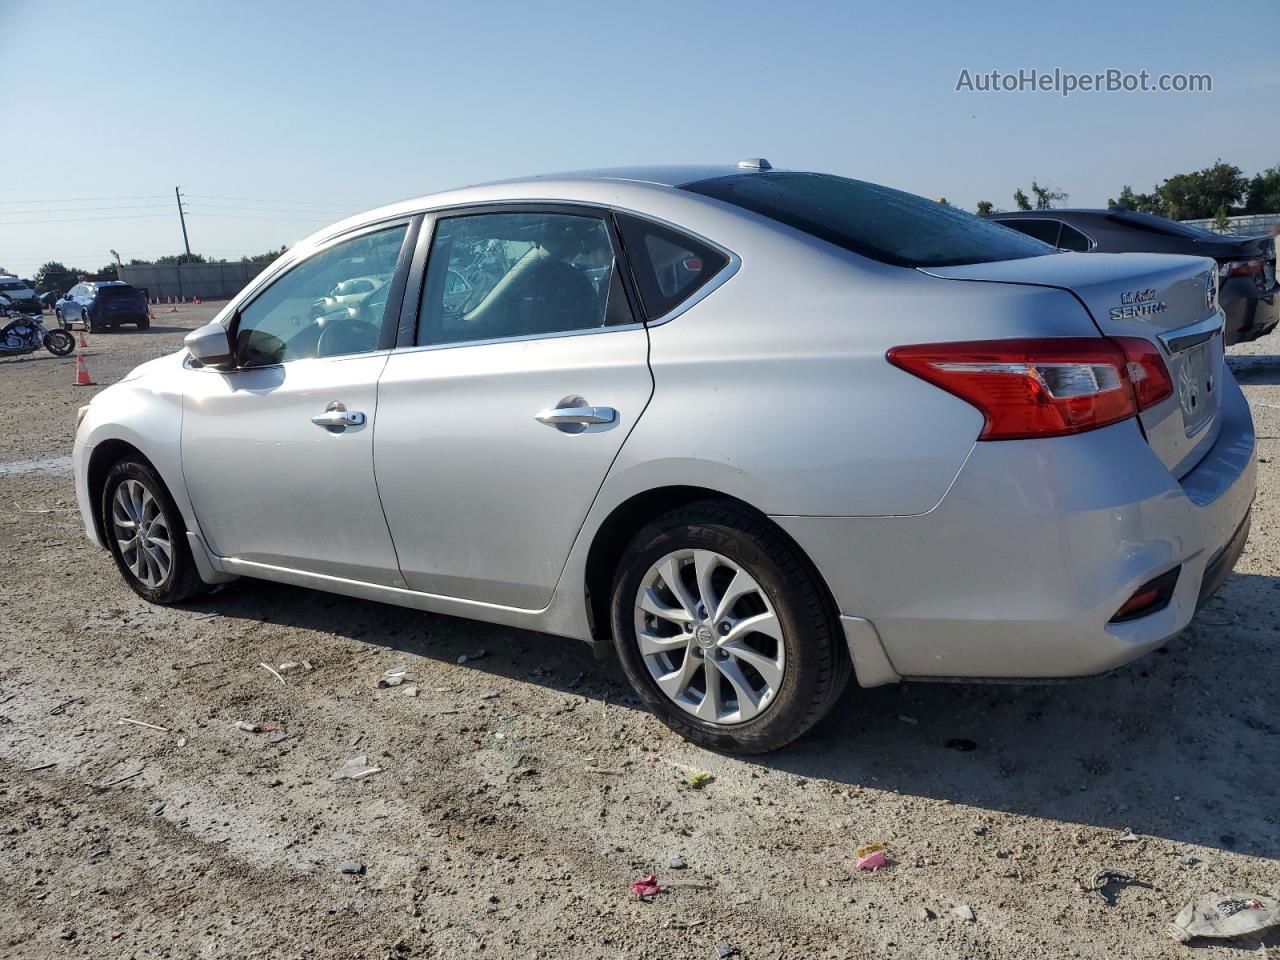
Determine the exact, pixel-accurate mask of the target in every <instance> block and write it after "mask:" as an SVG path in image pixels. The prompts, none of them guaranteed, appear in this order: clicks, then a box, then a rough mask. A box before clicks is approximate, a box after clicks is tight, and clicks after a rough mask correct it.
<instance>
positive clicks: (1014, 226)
mask: <svg viewBox="0 0 1280 960" xmlns="http://www.w3.org/2000/svg"><path fill="white" fill-rule="evenodd" d="M996 223H998V224H1000V225H1001V226H1005V227H1008V228H1010V229H1011V230H1017V231H1018V232H1019V233H1025V234H1026V235H1027V236H1028V237H1035V238H1036V239H1037V240H1043V241H1044V242H1045V243H1047V244H1049V246H1051V247H1056V246H1057V245H1058V231H1059V230H1061V229H1062V221H1061V220H1034V219H1032V218H1031V217H1011V218H1010V219H1008V220H997V221H996Z"/></svg>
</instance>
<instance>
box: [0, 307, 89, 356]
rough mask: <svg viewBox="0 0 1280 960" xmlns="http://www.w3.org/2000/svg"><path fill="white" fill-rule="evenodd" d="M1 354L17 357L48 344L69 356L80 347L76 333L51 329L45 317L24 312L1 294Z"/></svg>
mask: <svg viewBox="0 0 1280 960" xmlns="http://www.w3.org/2000/svg"><path fill="white" fill-rule="evenodd" d="M0 301H3V302H0V357H17V356H21V355H22V354H24V353H34V352H35V351H37V350H39V349H40V348H41V347H44V348H45V349H46V350H48V351H49V352H50V353H52V354H53V355H54V356H55V357H65V356H67V355H69V354H70V353H71V352H72V351H73V350H75V348H76V340H75V337H73V336H71V334H70V333H68V332H67V331H66V330H50V329H48V328H47V327H45V325H44V318H43V317H40V316H28V315H27V314H24V313H20V312H19V311H18V309H17V308H16V307H15V306H14V305H13V304H12V303H11V302H10V301H9V299H8V297H3V296H0Z"/></svg>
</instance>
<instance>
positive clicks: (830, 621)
mask: <svg viewBox="0 0 1280 960" xmlns="http://www.w3.org/2000/svg"><path fill="white" fill-rule="evenodd" d="M371 276H375V277H378V278H380V279H381V278H385V283H384V284H382V286H381V287H380V289H379V296H378V309H376V310H360V311H351V312H349V313H348V314H342V313H339V314H334V315H329V316H323V317H318V318H317V317H313V316H311V314H310V312H309V310H308V309H307V308H308V307H309V306H310V305H311V304H313V303H315V302H316V301H317V300H318V299H320V298H323V297H324V296H326V295H327V294H328V293H329V292H330V291H332V290H334V289H335V288H337V287H339V286H340V285H341V284H343V283H344V282H347V281H351V280H355V279H359V278H365V277H371ZM460 291H462V293H460ZM463 294H465V295H463ZM1216 295H1217V287H1216V273H1215V271H1214V265H1213V263H1212V261H1209V260H1204V259H1200V258H1193V257H1181V256H1161V255H1140V254H1122V255H1103V254H1093V255H1080V254H1071V253H1058V252H1056V251H1055V250H1054V249H1052V248H1050V247H1048V246H1047V245H1044V244H1042V243H1040V242H1039V241H1037V240H1034V239H1032V238H1030V237H1026V236H1024V235H1022V234H1019V233H1015V232H1014V231H1012V230H1008V229H1006V228H1004V227H1001V226H998V225H996V224H994V223H989V222H985V221H982V220H979V219H977V218H975V217H972V216H969V215H967V214H964V213H961V212H959V211H956V210H953V209H951V208H949V207H947V206H945V205H940V204H937V203H934V202H931V201H928V200H924V199H921V198H919V197H915V196H911V195H909V194H905V193H901V192H899V191H896V190H892V189H888V188H885V187H880V186H876V185H874V184H870V183H865V182H862V181H858V180H850V179H845V178H841V177H836V176H829V175H824V174H817V173H802V172H788V171H778V170H774V169H772V168H771V167H770V166H769V164H768V163H767V162H765V161H758V160H757V161H744V162H743V163H740V164H738V165H736V166H729V167H669V168H646V169H636V170H621V171H602V172H598V173H585V174H571V175H559V176H547V177H539V178H531V179H526V180H517V181H511V182H505V183H498V184H491V185H487V186H481V187H470V188H466V189H463V190H458V191H454V192H450V193H444V194H439V195H435V196H430V197H424V198H422V199H419V200H414V201H408V202H404V203H400V204H397V205H395V206H391V207H386V208H383V209H380V210H375V211H372V212H371V213H368V214H365V215H363V216H359V217H355V218H352V219H349V220H346V221H343V222H342V223H339V224H336V225H335V226H333V227H331V228H328V229H326V230H323V231H321V232H319V233H317V234H316V235H314V236H313V237H311V238H309V239H308V240H306V241H303V242H302V243H300V244H299V245H298V246H296V247H295V248H294V249H292V250H291V251H289V253H287V254H286V255H285V256H282V257H281V258H280V259H279V260H278V261H276V263H275V264H274V265H273V267H272V268H270V269H269V270H267V271H266V272H264V273H263V274H262V275H261V276H260V277H258V278H257V279H256V280H254V281H253V283H251V284H250V285H249V286H248V287H247V288H246V289H245V290H244V291H243V292H242V293H241V294H240V295H239V296H237V297H236V298H235V299H234V300H232V301H231V302H230V303H228V305H227V306H226V308H225V309H224V310H223V311H222V312H221V313H220V314H219V315H218V317H217V318H216V319H215V320H214V322H213V323H211V324H209V325H208V326H206V327H203V328H201V329H200V330H197V331H195V332H194V333H192V334H191V335H190V336H189V337H188V338H187V343H186V349H185V350H183V351H182V352H180V353H177V354H174V355H173V356H168V357H162V358H160V359H158V360H154V361H152V362H150V363H147V364H144V365H143V366H141V367H139V368H138V369H136V370H134V371H133V372H132V373H130V374H129V375H128V376H127V377H125V378H124V380H123V381H122V382H120V383H118V384H115V385H114V386H112V387H110V388H109V389H107V390H104V391H103V392H102V393H100V394H99V395H98V396H97V397H96V398H95V399H94V401H93V403H92V404H90V405H89V406H87V407H85V408H83V409H82V411H81V422H80V426H79V430H78V433H77V436H76V441H75V448H74V462H75V472H76V484H77V492H78V495H79V501H80V507H81V511H82V513H83V515H84V522H85V527H86V531H87V533H88V535H89V537H90V538H91V539H92V540H93V541H95V542H96V543H98V544H99V545H101V546H103V547H105V548H107V549H109V550H110V551H111V553H112V555H113V556H114V558H115V561H116V564H117V565H118V567H119V569H120V572H121V574H122V575H123V577H124V578H125V580H126V581H127V582H128V583H129V585H130V586H131V587H132V588H133V589H134V590H136V591H137V592H138V593H139V594H141V595H142V596H143V597H145V598H147V599H149V600H151V601H154V602H157V603H175V602H180V601H182V600H185V599H187V598H190V597H192V596H193V595H195V594H197V593H199V592H201V591H204V590H207V589H209V588H210V587H211V586H212V585H214V584H217V583H220V582H223V581H226V580H230V579H233V578H236V577H242V576H243V577H256V578H261V579H265V580H272V581H278V582H283V583H290V584H297V585H301V586H306V587H312V588H315V589H319V590H328V591H333V592H337V593H343V594H348V595H352V596H357V597H364V598H368V599H371V600H378V601H384V602H388V603H394V604H401V605H404V606H409V607H415V608H418V609H421V610H425V611H433V612H440V613H448V614H455V615H460V616H466V617H472V618H476V619H480V620H486V621H491V622H494V623H501V624H508V625H512V626H518V627H525V628H529V629H534V630H541V631H545V632H548V633H552V634H557V635H562V636H565V637H571V638H576V639H578V640H583V641H586V642H588V643H591V644H594V645H595V646H596V647H597V649H600V650H609V649H612V650H613V651H615V652H616V654H617V655H618V657H619V658H620V660H621V662H622V665H623V667H624V669H625V671H626V673H627V676H628V677H629V679H630V680H631V682H632V683H633V684H634V686H635V689H636V691H637V693H638V694H639V696H640V697H641V698H642V699H643V701H644V702H645V703H646V704H647V705H648V706H649V707H650V708H651V709H652V710H653V711H654V712H655V713H657V714H658V715H659V716H660V717H661V718H662V719H663V720H664V721H665V722H666V723H667V724H669V725H670V726H671V727H672V728H674V729H675V730H677V731H679V732H680V733H681V734H683V735H684V736H686V737H688V738H690V739H691V740H694V741H697V742H699V743H701V744H705V745H707V746H711V747H715V748H719V749H724V750H733V751H743V752H759V751H764V750H770V749H774V748H777V747H779V746H781V745H783V744H785V743H787V742H789V741H790V740H792V739H794V738H795V737H797V736H799V735H800V734H801V733H803V732H804V731H805V730H807V729H809V728H810V727H811V726H812V725H813V724H814V723H816V722H818V720H819V719H821V717H822V716H823V715H824V713H825V712H826V711H827V710H828V709H829V708H830V707H831V705H832V704H833V703H834V702H835V701H836V699H837V698H838V697H839V696H840V694H841V692H842V690H843V689H844V687H845V685H846V680H847V679H848V677H849V675H850V674H851V673H852V674H853V675H854V676H856V678H857V681H858V683H859V684H861V685H862V686H874V685H877V684H885V683H896V682H899V681H902V680H934V679H957V678H969V679H994V678H1000V679H1011V678H1021V679H1043V678H1051V677H1075V676H1084V675H1089V674H1094V673H1099V672H1102V671H1106V670H1110V669H1112V668H1114V667H1116V666H1118V665H1120V664H1123V663H1125V662H1127V661H1129V660H1131V659H1133V658H1135V657H1137V656H1139V655H1141V654H1143V653H1146V652H1147V651H1150V650H1152V649H1153V648H1155V647H1157V646H1159V645H1160V644H1162V643H1164V642H1165V641H1166V640H1168V639H1169V638H1170V637H1172V636H1173V635H1175V634H1176V633H1178V631H1179V630H1181V629H1182V628H1183V627H1185V626H1186V624H1187V623H1188V621H1189V620H1190V619H1191V617H1192V615H1193V614H1194V612H1195V610H1196V609H1197V607H1198V605H1199V604H1201V603H1203V602H1204V600H1205V599H1206V598H1207V597H1208V596H1209V595H1210V594H1211V593H1212V592H1213V591H1214V590H1215V589H1216V588H1217V587H1218V586H1219V585H1220V584H1221V582H1222V581H1223V579H1224V578H1225V577H1226V576H1227V574H1228V573H1229V572H1230V571H1231V569H1232V566H1233V565H1234V563H1235V561H1236V559H1237V557H1238V556H1239V554H1240V551H1241V550H1242V548H1243V545H1244V541H1245V538H1246V537H1247V535H1248V528H1249V510H1250V505H1251V503H1252V500H1253V492H1254V462H1253V461H1254V457H1253V447H1254V436H1253V424H1252V420H1251V418H1250V414H1249V409H1248V407H1247V405H1246V404H1245V401H1244V398H1243V396H1242V394H1241V392H1240V390H1239V388H1238V387H1237V385H1236V383H1235V381H1234V380H1233V379H1232V376H1231V373H1230V371H1229V370H1228V369H1227V367H1226V366H1225V364H1224V362H1223V342H1222V313H1221V311H1220V310H1219V309H1218V305H1217V299H1216ZM371 302H372V301H371Z"/></svg>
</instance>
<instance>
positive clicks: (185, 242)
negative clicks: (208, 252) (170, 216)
mask: <svg viewBox="0 0 1280 960" xmlns="http://www.w3.org/2000/svg"><path fill="white" fill-rule="evenodd" d="M173 195H174V196H175V197H176V198H177V200H178V219H179V220H180V221H181V222H182V245H183V246H184V247H186V248H187V263H190V262H191V241H190V240H188V239H187V217H186V214H185V213H184V212H183V210H182V188H181V187H174V188H173Z"/></svg>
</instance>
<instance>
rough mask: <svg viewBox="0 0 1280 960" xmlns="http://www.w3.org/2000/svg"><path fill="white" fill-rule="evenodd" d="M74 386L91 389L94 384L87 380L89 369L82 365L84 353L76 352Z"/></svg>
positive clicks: (81, 351)
mask: <svg viewBox="0 0 1280 960" xmlns="http://www.w3.org/2000/svg"><path fill="white" fill-rule="evenodd" d="M76 386H77V387H92V386H94V382H93V381H92V380H90V379H89V368H88V367H86V366H85V365H84V351H83V350H77V351H76Z"/></svg>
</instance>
